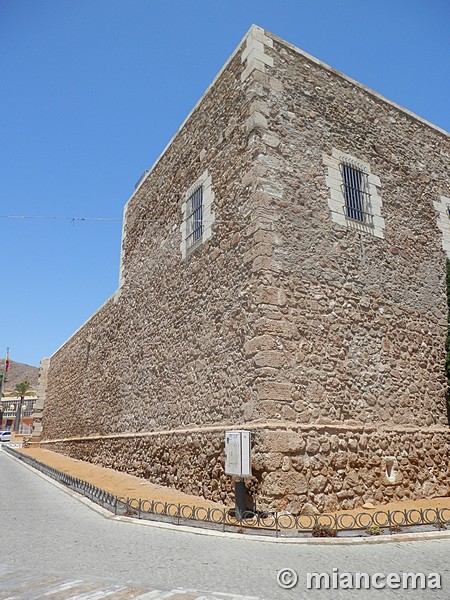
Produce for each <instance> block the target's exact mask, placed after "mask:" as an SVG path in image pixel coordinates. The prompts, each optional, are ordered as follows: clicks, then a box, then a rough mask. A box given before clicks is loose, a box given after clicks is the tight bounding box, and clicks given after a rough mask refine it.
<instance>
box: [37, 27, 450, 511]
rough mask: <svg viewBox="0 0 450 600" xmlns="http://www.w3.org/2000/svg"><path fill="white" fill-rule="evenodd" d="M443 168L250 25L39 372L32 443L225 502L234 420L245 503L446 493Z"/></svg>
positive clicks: (381, 115)
mask: <svg viewBox="0 0 450 600" xmlns="http://www.w3.org/2000/svg"><path fill="white" fill-rule="evenodd" d="M449 165H450V143H449V136H448V134H447V133H446V132H444V131H442V130H440V129H439V128H437V127H435V126H433V125H431V124H429V123H427V122H425V121H424V120H422V119H420V118H419V117H417V116H415V115H413V114H411V113H410V112H408V111H407V110H405V109H403V108H401V107H399V106H396V105H395V104H393V103H392V102H389V101H388V100H386V99H384V98H382V97H381V96H379V95H378V94H377V93H375V92H372V91H371V90H368V89H367V88H365V87H364V86H362V85H361V84H359V83H357V82H354V81H352V80H350V79H349V78H348V77H346V76H344V75H342V74H341V73H339V72H337V71H335V70H333V69H332V68H330V67H328V66H327V65H324V64H322V63H321V62H319V61H318V60H316V59H314V58H313V57H311V56H308V55H306V54H305V53H304V52H302V51H300V50H298V49H297V48H295V47H293V46H292V45H290V44H288V43H287V42H284V41H283V40H281V39H279V38H277V37H275V36H274V35H272V34H270V33H268V32H266V31H264V30H262V29H260V28H259V27H256V26H253V27H252V28H251V29H250V31H249V32H248V34H247V35H246V36H245V38H244V40H243V41H242V43H241V44H240V45H239V46H238V48H237V49H236V51H235V53H234V54H233V55H232V57H231V58H230V59H229V61H228V62H227V63H226V65H225V66H224V67H223V69H222V71H221V72H220V73H219V75H218V76H217V78H216V79H215V80H214V82H213V83H212V85H211V86H210V87H209V89H208V90H207V91H206V93H205V94H204V96H203V97H202V99H201V100H200V101H199V103H198V104H197V106H196V107H195V108H194V109H193V111H192V113H191V114H190V116H189V117H188V119H187V120H186V121H185V123H184V124H183V125H182V127H181V128H180V130H179V131H178V133H177V134H176V135H175V137H174V138H173V140H172V141H171V143H170V144H169V146H168V147H167V149H166V150H165V151H164V153H163V154H162V155H161V157H160V158H159V159H158V161H157V162H156V163H155V165H154V166H153V167H152V169H151V170H150V171H149V173H148V174H147V175H146V176H145V178H144V179H143V181H141V182H140V184H139V186H138V188H137V189H136V191H135V193H134V194H133V195H132V197H131V198H130V200H129V201H128V203H127V205H126V207H125V212H124V225H123V239H122V255H121V265H120V283H119V288H118V290H117V292H116V293H115V294H114V295H113V296H112V297H111V298H110V299H109V300H108V301H107V302H106V303H105V304H104V305H103V306H102V307H101V308H100V309H99V310H98V311H97V312H96V313H95V314H94V315H93V316H92V317H91V318H90V319H89V320H88V321H87V322H86V323H85V324H84V325H83V326H82V327H81V328H80V329H79V330H78V331H77V332H76V333H74V335H73V336H72V337H71V338H70V339H69V340H67V342H66V343H65V344H64V345H63V346H62V347H61V348H60V349H59V350H57V351H56V352H55V353H54V354H53V356H51V357H50V360H48V359H47V360H46V362H45V363H44V368H43V370H42V381H46V384H45V385H42V386H41V387H42V390H41V391H42V393H41V401H42V402H44V413H43V433H42V443H43V444H45V447H48V448H50V449H53V450H56V451H59V452H63V453H66V454H69V455H71V456H73V457H76V458H79V459H83V460H89V461H92V462H95V463H98V464H102V465H104V466H108V467H113V468H115V469H118V470H123V471H127V472H129V473H132V474H136V475H139V476H142V477H145V478H148V479H150V480H151V481H153V482H156V483H162V484H165V485H170V486H173V487H176V488H178V489H181V490H183V491H186V492H190V493H194V494H199V495H203V496H205V497H206V498H209V499H213V500H221V501H231V499H232V489H233V487H232V481H231V480H230V478H229V477H227V476H225V474H224V432H225V431H226V430H227V429H234V428H242V429H249V430H251V431H252V434H253V435H252V440H253V442H252V446H253V473H254V477H253V478H252V480H251V481H250V482H249V489H250V491H251V493H252V495H253V497H254V500H255V502H256V505H257V507H258V508H260V509H264V510H267V509H278V510H288V511H291V512H293V513H299V512H301V511H305V510H310V511H314V510H319V511H322V510H332V509H335V508H344V509H346V508H353V507H355V506H361V505H362V504H363V503H364V502H367V501H372V502H383V501H388V500H393V499H396V500H397V499H403V498H405V499H406V498H425V497H431V496H435V495H446V494H448V493H449V484H450V470H449V466H448V448H449V438H450V436H449V427H448V419H447V412H446V402H445V391H446V380H445V376H444V358H445V348H444V342H445V335H446V326H447V314H446V306H447V305H446V294H445V259H446V251H449V248H450V241H449V240H450V221H449V219H448V211H447V203H448V204H450V172H449V169H450V167H449ZM349 174H350V175H349ZM349 177H350V179H351V178H353V180H352V181H353V183H351V182H350V184H349V182H348V178H349ZM200 189H201V190H202V193H203V202H204V205H203V213H201V212H200V213H197V216H196V217H195V218H194V217H193V216H192V214H193V213H192V214H191V216H189V215H190V211H191V209H192V206H193V204H192V203H193V200H192V198H193V197H194V196H195V194H198V190H200ZM355 190H356V191H355ZM191 212H192V211H191ZM199 227H200V229H199ZM202 231H203V234H202ZM192 232H193V233H192ZM206 233H207V235H206ZM189 235H191V237H189ZM192 235H193V236H194V238H195V240H196V241H195V244H191V242H190V240H192V239H194V238H192ZM198 235H200V238H199V239H197V237H198ZM195 236H197V237H195Z"/></svg>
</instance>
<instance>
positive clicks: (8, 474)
mask: <svg viewBox="0 0 450 600" xmlns="http://www.w3.org/2000/svg"><path fill="white" fill-rule="evenodd" d="M0 516H1V523H2V525H1V552H2V554H1V557H0V565H1V566H2V568H1V569H0V599H1V598H16V599H19V598H20V599H22V598H23V599H24V600H25V598H26V599H30V600H31V599H32V598H33V599H41V598H47V597H48V598H50V599H51V600H58V599H59V598H69V597H76V598H77V599H80V600H84V599H86V600H87V599H89V598H91V597H92V598H103V597H107V595H103V596H102V595H99V594H101V592H100V591H98V592H96V593H97V595H96V596H94V595H92V596H89V595H84V596H83V595H82V594H79V595H78V596H73V595H72V596H68V595H67V594H66V595H65V596H64V595H61V594H62V592H61V594H59V592H58V593H57V592H56V587H57V586H58V585H60V586H61V585H69V584H70V582H73V581H78V580H80V581H82V582H83V584H84V585H89V583H92V584H93V582H94V583H95V582H102V585H103V588H104V590H109V591H108V594H110V597H111V599H112V600H115V599H116V598H117V599H118V598H119V597H120V598H134V597H138V596H135V595H133V594H134V593H135V592H132V591H131V590H133V589H141V590H145V592H146V593H150V594H151V593H152V592H151V591H154V594H153V595H151V596H147V597H148V598H150V597H152V598H157V597H158V598H159V597H163V596H164V593H163V592H156V590H162V591H167V598H169V597H170V596H171V595H172V597H173V598H174V600H179V599H178V596H177V595H176V593H175V592H174V591H173V590H175V589H176V588H181V589H183V590H188V591H189V594H190V596H189V595H188V596H185V598H190V597H200V596H201V597H203V598H205V597H206V598H208V599H209V598H214V597H217V598H219V597H221V594H230V595H236V596H239V595H241V596H246V597H248V596H252V597H257V598H261V599H267V600H269V599H276V600H278V599H279V600H290V599H299V598H306V597H308V598H324V599H327V598H333V599H336V598H356V597H358V598H360V597H361V598H391V597H392V598H394V597H395V598H411V597H412V596H414V597H418V598H428V597H430V598H431V597H432V598H434V599H437V598H439V599H441V598H442V599H446V600H447V599H448V598H450V539H446V540H433V541H421V542H399V543H389V544H363V545H361V544H359V545H306V544H301V545H298V544H285V543H277V542H262V541H256V540H249V539H244V538H242V539H239V538H238V539H236V538H231V537H230V538H223V537H215V536H205V535H200V534H197V533H190V532H188V533H186V532H184V531H176V530H175V531H173V530H166V529H160V528H156V527H149V526H143V525H140V524H135V523H124V522H118V521H114V520H110V519H105V518H104V517H103V516H102V515H100V514H98V513H97V512H95V511H93V510H91V509H90V508H89V507H88V506H85V505H84V504H82V503H81V502H79V501H78V500H77V499H76V498H73V497H71V496H70V495H69V494H67V493H65V492H64V491H62V490H61V489H60V488H58V487H56V486H55V485H53V484H52V483H50V482H48V481H46V480H45V479H43V478H42V477H41V476H40V475H39V474H37V473H36V472H35V471H33V470H32V469H30V468H29V467H27V466H25V465H24V464H22V463H20V462H18V461H17V460H15V459H13V458H11V457H10V456H9V455H7V454H6V453H5V452H1V451H0ZM286 567H289V568H291V569H294V570H295V571H296V572H297V574H298V583H297V585H296V586H295V587H294V588H292V589H283V588H281V587H280V586H279V585H278V583H277V573H278V572H279V571H280V570H281V569H283V568H286ZM333 568H334V569H335V571H334V573H338V574H342V573H343V572H350V573H356V572H365V573H368V574H370V575H371V574H374V573H376V572H378V573H383V574H385V575H387V574H389V573H402V572H416V573H424V574H425V575H428V574H430V573H432V572H435V573H439V574H440V576H441V586H442V589H436V590H430V589H426V590H416V591H415V592H413V591H412V590H409V591H408V590H402V589H396V590H392V589H387V588H386V587H385V588H384V589H375V588H373V587H371V589H369V590H364V589H362V590H358V591H356V590H353V591H348V590H346V589H342V588H341V587H340V588H339V589H329V590H326V589H321V590H315V589H314V590H307V583H306V581H307V579H306V578H307V573H308V572H324V573H329V574H330V577H331V575H332V573H333ZM2 569H3V570H2ZM336 570H337V571H336ZM41 574H42V576H44V575H45V576H46V577H48V578H49V582H48V583H47V584H45V583H44V584H42V585H43V586H44V587H43V588H42V589H45V590H46V592H45V595H44V593H43V592H42V593H41V595H39V593H38V592H35V591H33V590H32V584H31V583H30V586H31V587H30V586H29V589H25V588H26V586H25V588H24V587H23V586H22V588H20V585H19V583H20V577H24V578H25V579H24V581H25V583H26V581H32V580H33V577H34V578H35V579H36V577H37V575H41ZM52 577H54V578H56V579H57V581H56V580H51V578H52ZM8 578H9V579H8ZM27 578H28V579H27ZM58 578H59V579H58ZM50 580H51V581H50ZM8 581H15V585H16V588H18V589H19V592H14V593H11V592H8V591H7V590H8V585H10V584H8ZM331 581H332V579H331ZM427 582H428V579H427ZM45 585H47V587H45ZM55 586H56V587H55ZM114 586H116V588H114ZM10 587H11V586H10ZM100 587H101V586H100ZM119 588H120V590H119ZM11 589H13V588H12V587H11ZM127 589H128V590H129V592H128V595H127ZM20 590H22V591H20ZM30 590H31V591H30ZM52 590H53V591H52ZM149 590H150V591H149ZM170 590H172V592H170ZM169 592H170V593H169ZM136 593H137V592H136ZM142 593H144V592H142ZM158 593H160V596H158ZM20 594H22V595H20ZM33 594H34V595H33ZM58 594H59V595H58ZM105 594H106V592H105ZM114 594H116V595H114ZM143 597H144V596H143ZM180 597H182V594H180ZM225 597H226V596H225Z"/></svg>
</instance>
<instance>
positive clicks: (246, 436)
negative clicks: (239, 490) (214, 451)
mask: <svg viewBox="0 0 450 600" xmlns="http://www.w3.org/2000/svg"><path fill="white" fill-rule="evenodd" d="M225 473H226V474H227V475H234V476H235V477H241V478H243V477H251V476H252V461H251V453H250V431H243V430H239V431H227V432H226V433H225Z"/></svg>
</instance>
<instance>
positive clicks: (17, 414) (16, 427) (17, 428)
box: [14, 396, 23, 433]
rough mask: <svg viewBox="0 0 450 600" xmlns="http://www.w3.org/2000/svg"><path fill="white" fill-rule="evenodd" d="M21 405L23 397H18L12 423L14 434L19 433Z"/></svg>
mask: <svg viewBox="0 0 450 600" xmlns="http://www.w3.org/2000/svg"><path fill="white" fill-rule="evenodd" d="M22 403H23V396H20V400H19V404H18V405H17V410H16V419H15V421H14V431H15V432H16V433H19V427H20V417H21V416H22Z"/></svg>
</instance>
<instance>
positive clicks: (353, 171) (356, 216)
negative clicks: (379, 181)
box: [340, 161, 371, 224]
mask: <svg viewBox="0 0 450 600" xmlns="http://www.w3.org/2000/svg"><path fill="white" fill-rule="evenodd" d="M340 170H341V175H342V193H343V195H344V200H345V205H344V210H345V216H346V217H347V219H351V220H353V221H358V222H359V223H366V224H370V223H371V213H370V211H369V200H370V194H369V182H368V176H367V173H365V172H364V171H363V170H362V169H361V168H360V167H359V166H358V165H357V163H353V162H350V161H344V162H341V164H340Z"/></svg>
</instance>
